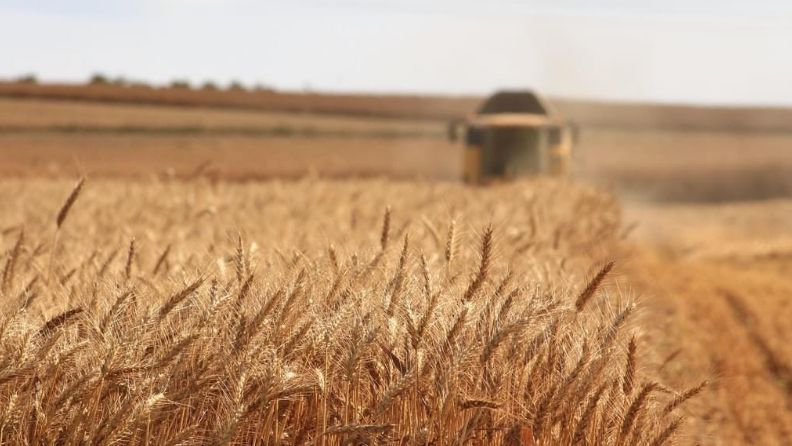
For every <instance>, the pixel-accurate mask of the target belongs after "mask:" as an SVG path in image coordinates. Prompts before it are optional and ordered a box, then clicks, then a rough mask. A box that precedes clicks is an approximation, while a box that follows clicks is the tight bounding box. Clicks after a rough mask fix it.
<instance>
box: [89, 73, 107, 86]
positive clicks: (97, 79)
mask: <svg viewBox="0 0 792 446" xmlns="http://www.w3.org/2000/svg"><path fill="white" fill-rule="evenodd" d="M89 83H90V84H91V85H107V84H108V83H109V81H108V80H107V76H105V75H104V74H101V73H95V74H94V75H93V76H91V80H90V81H89Z"/></svg>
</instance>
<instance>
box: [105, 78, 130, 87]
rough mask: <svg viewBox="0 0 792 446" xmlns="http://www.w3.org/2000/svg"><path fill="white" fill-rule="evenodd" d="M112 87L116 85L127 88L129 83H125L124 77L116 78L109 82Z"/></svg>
mask: <svg viewBox="0 0 792 446" xmlns="http://www.w3.org/2000/svg"><path fill="white" fill-rule="evenodd" d="M110 83H111V84H113V85H117V86H119V87H127V86H129V81H127V80H126V79H125V78H124V76H118V77H117V78H115V79H113V80H112V81H111V82H110Z"/></svg>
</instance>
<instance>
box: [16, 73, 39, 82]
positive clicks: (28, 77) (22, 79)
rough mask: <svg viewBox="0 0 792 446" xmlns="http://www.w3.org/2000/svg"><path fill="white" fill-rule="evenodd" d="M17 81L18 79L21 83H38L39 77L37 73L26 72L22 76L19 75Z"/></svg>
mask: <svg viewBox="0 0 792 446" xmlns="http://www.w3.org/2000/svg"><path fill="white" fill-rule="evenodd" d="M16 81H17V83H20V84H37V83H38V79H37V78H36V75H35V74H33V73H29V74H24V75H22V76H19V77H18V78H17V79H16Z"/></svg>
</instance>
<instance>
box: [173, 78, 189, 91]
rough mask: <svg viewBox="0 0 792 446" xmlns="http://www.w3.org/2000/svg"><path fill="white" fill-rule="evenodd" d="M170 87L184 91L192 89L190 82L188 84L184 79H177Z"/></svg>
mask: <svg viewBox="0 0 792 446" xmlns="http://www.w3.org/2000/svg"><path fill="white" fill-rule="evenodd" d="M170 87H171V88H178V89H183V90H189V89H190V88H192V87H191V86H190V82H188V81H186V80H184V79H175V80H174V81H172V82H171V83H170Z"/></svg>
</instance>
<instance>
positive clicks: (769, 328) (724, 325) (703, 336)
mask: <svg viewBox="0 0 792 446" xmlns="http://www.w3.org/2000/svg"><path fill="white" fill-rule="evenodd" d="M626 210H627V212H626V214H627V217H628V218H629V219H633V220H634V221H637V222H638V225H639V226H638V227H637V229H636V232H635V234H634V235H633V239H634V240H635V243H634V245H633V246H631V247H630V248H629V249H628V254H627V258H628V260H627V263H628V265H627V268H626V270H627V271H628V274H629V276H630V282H631V285H632V286H633V287H635V288H636V290H637V291H638V292H639V294H640V296H641V300H642V301H643V304H644V305H645V308H646V310H647V313H646V317H648V318H649V319H650V320H651V322H650V323H649V324H647V326H648V327H650V328H649V329H648V331H647V332H646V333H645V336H646V338H647V342H648V343H651V344H652V345H654V346H655V348H656V349H657V350H658V353H659V357H658V359H657V363H656V364H647V365H645V366H647V367H656V368H657V369H658V370H659V372H660V377H661V379H663V380H664V381H665V382H667V383H669V384H670V385H675V386H681V387H689V386H691V385H692V384H694V382H695V381H696V380H697V379H701V377H702V376H704V377H708V380H709V382H710V385H709V388H708V390H707V391H706V393H705V394H704V395H703V396H702V398H701V399H700V400H698V401H697V402H696V403H695V404H692V405H691V407H690V411H691V414H690V415H692V418H694V425H693V427H692V428H691V429H690V430H689V433H690V435H691V438H689V439H688V440H689V443H690V444H713V445H730V444H755V445H788V444H792V349H790V347H789V333H790V330H792V322H790V321H792V302H790V296H792V274H790V273H792V236H791V235H792V231H790V230H789V229H790V223H789V221H788V218H787V216H788V215H790V212H792V202H790V201H769V202H764V203H760V202H754V203H742V204H731V205H696V206H692V205H689V206H684V205H674V206H661V205H651V206H649V205H633V206H630V205H628V206H627V209H626ZM669 358H670V360H669ZM666 361H667V362H666ZM685 443H688V442H685Z"/></svg>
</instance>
